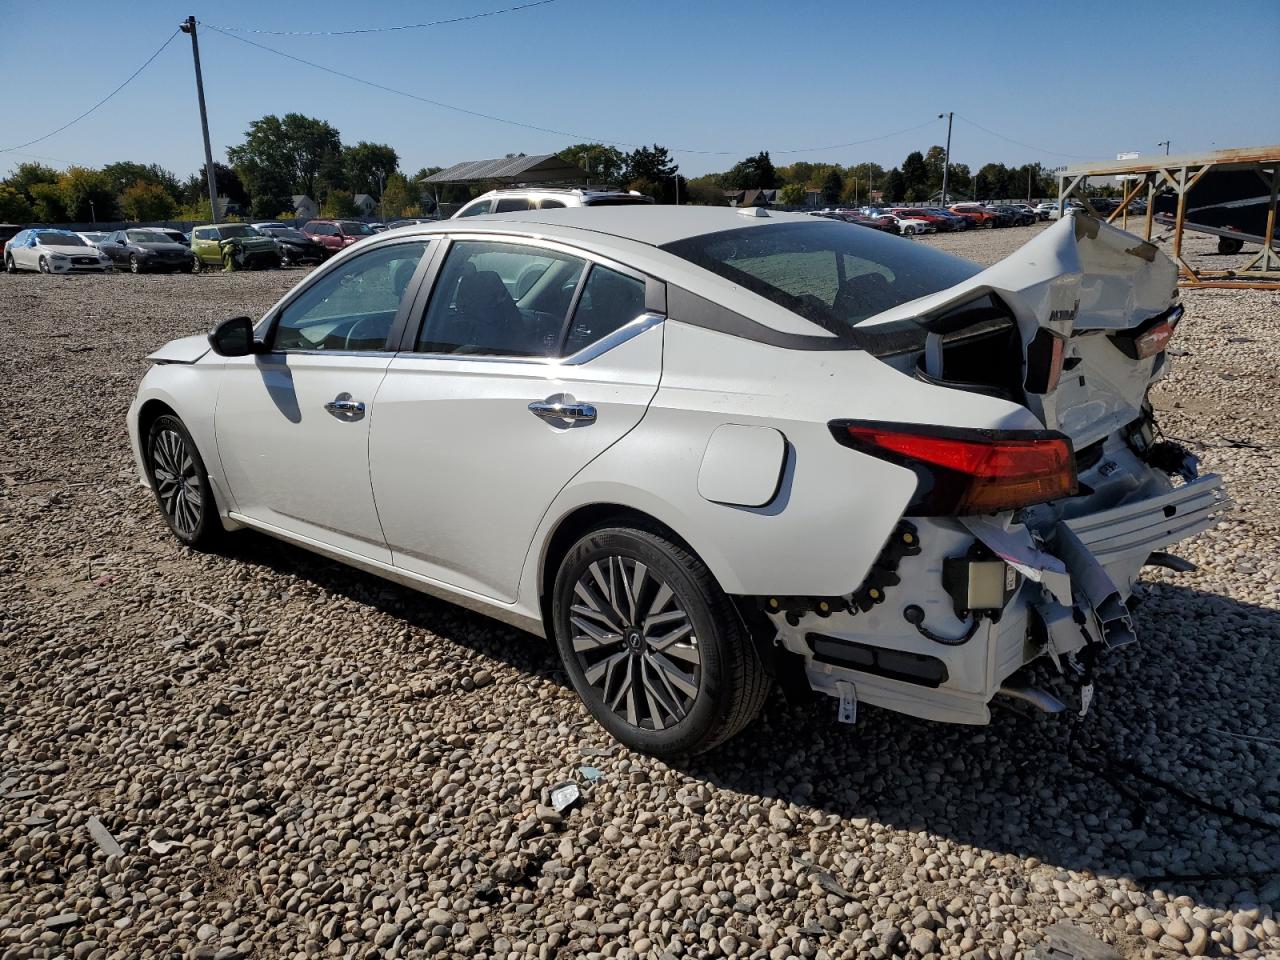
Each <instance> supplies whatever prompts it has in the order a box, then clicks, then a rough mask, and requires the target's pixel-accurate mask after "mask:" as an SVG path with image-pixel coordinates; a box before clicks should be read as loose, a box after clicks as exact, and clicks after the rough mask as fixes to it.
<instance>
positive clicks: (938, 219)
mask: <svg viewBox="0 0 1280 960" xmlns="http://www.w3.org/2000/svg"><path fill="white" fill-rule="evenodd" d="M889 212H890V213H892V214H893V215H894V216H896V217H913V218H915V219H916V220H925V221H927V222H928V223H932V224H933V227H934V229H935V230H937V231H938V233H947V232H949V231H952V230H955V229H956V222H955V220H954V219H952V218H951V217H943V216H939V215H938V214H936V213H930V212H929V211H928V210H925V209H923V208H922V207H890V208H889Z"/></svg>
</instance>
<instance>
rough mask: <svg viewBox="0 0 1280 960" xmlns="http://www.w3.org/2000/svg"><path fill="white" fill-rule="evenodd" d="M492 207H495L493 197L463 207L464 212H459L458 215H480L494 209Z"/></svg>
mask: <svg viewBox="0 0 1280 960" xmlns="http://www.w3.org/2000/svg"><path fill="white" fill-rule="evenodd" d="M492 207H493V200H491V199H490V200H481V201H480V202H478V203H476V204H473V205H472V206H469V207H463V208H462V212H461V213H459V214H458V216H459V217H478V216H481V215H482V214H486V213H488V212H489V211H490V209H492Z"/></svg>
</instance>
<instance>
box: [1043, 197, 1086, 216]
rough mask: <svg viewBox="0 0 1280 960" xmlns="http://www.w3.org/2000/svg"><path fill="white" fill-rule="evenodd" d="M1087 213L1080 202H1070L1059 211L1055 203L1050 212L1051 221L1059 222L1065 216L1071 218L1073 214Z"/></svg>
mask: <svg viewBox="0 0 1280 960" xmlns="http://www.w3.org/2000/svg"><path fill="white" fill-rule="evenodd" d="M1085 212H1086V211H1085V209H1084V204H1083V203H1081V202H1080V201H1079V200H1068V201H1067V202H1066V204H1065V205H1064V207H1063V208H1062V210H1059V209H1058V205H1057V204H1056V203H1055V204H1054V205H1053V209H1052V210H1050V211H1049V219H1050V220H1057V219H1058V218H1059V217H1060V216H1062V215H1063V214H1065V215H1066V216H1068V217H1069V216H1071V215H1072V214H1076V213H1085Z"/></svg>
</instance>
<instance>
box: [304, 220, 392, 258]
mask: <svg viewBox="0 0 1280 960" xmlns="http://www.w3.org/2000/svg"><path fill="white" fill-rule="evenodd" d="M302 232H303V233H305V234H306V235H307V236H309V237H311V238H312V239H313V240H315V241H316V242H317V243H319V244H320V245H321V246H323V247H324V248H325V250H326V251H327V253H329V254H334V253H337V252H338V251H339V250H344V249H346V248H347V247H349V246H351V245H352V244H353V243H357V242H359V241H361V240H363V239H364V238H365V237H373V236H377V233H376V232H375V231H374V230H373V229H372V228H371V227H370V226H369V225H368V224H367V223H361V222H360V221H359V220H311V221H308V222H307V223H305V224H303V226H302Z"/></svg>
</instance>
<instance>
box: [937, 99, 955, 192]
mask: <svg viewBox="0 0 1280 960" xmlns="http://www.w3.org/2000/svg"><path fill="white" fill-rule="evenodd" d="M942 116H943V115H942V114H938V119H939V120H941V119H942ZM946 117H947V152H946V153H944V154H943V156H942V205H943V206H944V207H945V206H946V205H947V174H948V173H949V172H950V170H951V121H952V119H953V118H954V117H955V114H954V113H950V112H948V113H947V115H946Z"/></svg>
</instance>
